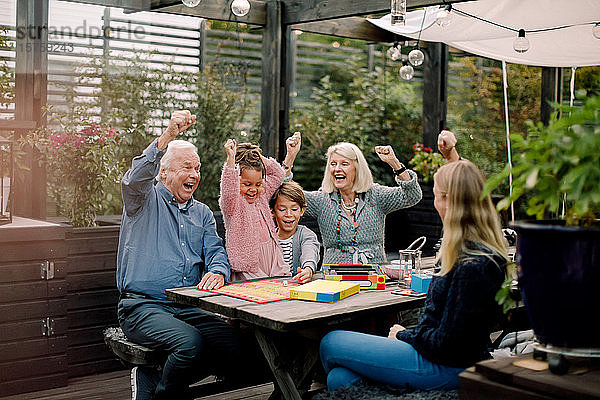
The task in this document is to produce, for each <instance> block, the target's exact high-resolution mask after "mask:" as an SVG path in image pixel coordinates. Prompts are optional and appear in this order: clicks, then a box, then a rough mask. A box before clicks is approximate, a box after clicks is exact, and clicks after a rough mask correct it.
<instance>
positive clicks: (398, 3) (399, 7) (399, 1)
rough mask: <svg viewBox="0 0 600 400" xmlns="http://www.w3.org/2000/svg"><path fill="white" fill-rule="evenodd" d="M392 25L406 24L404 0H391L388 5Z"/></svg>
mask: <svg viewBox="0 0 600 400" xmlns="http://www.w3.org/2000/svg"><path fill="white" fill-rule="evenodd" d="M390 13H391V14H392V16H391V22H392V25H395V24H398V25H405V24H406V0H392V4H391V7H390Z"/></svg>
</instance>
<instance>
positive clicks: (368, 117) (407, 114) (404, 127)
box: [290, 60, 422, 190]
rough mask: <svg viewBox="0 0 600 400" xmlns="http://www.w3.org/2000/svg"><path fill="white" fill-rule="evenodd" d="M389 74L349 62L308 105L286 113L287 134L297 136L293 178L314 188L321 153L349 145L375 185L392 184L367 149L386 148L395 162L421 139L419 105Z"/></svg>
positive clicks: (404, 84)
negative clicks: (340, 144)
mask: <svg viewBox="0 0 600 400" xmlns="http://www.w3.org/2000/svg"><path fill="white" fill-rule="evenodd" d="M393 74H394V70H393V69H392V70H390V69H388V70H384V69H382V68H379V67H376V68H375V69H374V70H372V71H369V70H367V69H366V68H361V66H360V64H359V62H358V61H356V60H353V61H352V63H351V66H350V67H347V66H346V67H343V68H339V69H334V70H332V71H331V72H330V73H329V74H328V75H326V76H324V77H323V78H322V79H321V80H320V81H319V85H318V87H315V88H314V89H313V92H312V95H311V98H312V102H311V103H309V104H306V105H305V106H304V107H297V108H296V109H294V110H293V111H292V113H291V114H290V132H294V131H300V132H301V133H302V142H303V143H302V150H301V153H300V155H299V157H298V159H297V160H296V163H295V165H294V176H295V177H294V179H297V180H298V182H299V183H300V184H301V185H302V186H304V187H305V188H307V189H311V190H314V189H317V188H318V187H319V186H320V184H321V180H322V179H323V168H324V159H323V156H324V154H325V152H326V151H327V148H328V147H329V146H331V145H332V144H335V143H337V142H341V141H344V142H352V143H354V144H356V145H357V146H358V147H360V148H361V150H362V151H363V152H364V155H365V157H366V158H367V161H368V163H369V167H370V168H371V170H372V171H373V175H374V178H375V180H376V181H377V182H379V183H382V184H387V185H395V183H394V180H393V174H391V173H390V169H389V167H388V166H387V165H385V164H384V163H382V162H381V161H380V160H379V158H378V157H377V155H376V154H375V153H374V151H373V149H374V147H375V146H377V145H384V144H385V145H387V144H389V145H392V146H393V148H394V151H395V152H396V155H397V156H398V158H399V159H400V160H406V159H407V158H408V157H410V153H411V152H410V149H411V145H412V143H414V142H415V141H416V140H418V138H419V137H420V135H421V112H422V103H421V98H420V96H419V94H418V93H417V92H416V91H415V89H414V85H411V84H410V83H407V82H403V81H401V80H399V79H395V78H393Z"/></svg>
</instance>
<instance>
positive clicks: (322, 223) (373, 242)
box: [304, 170, 422, 264]
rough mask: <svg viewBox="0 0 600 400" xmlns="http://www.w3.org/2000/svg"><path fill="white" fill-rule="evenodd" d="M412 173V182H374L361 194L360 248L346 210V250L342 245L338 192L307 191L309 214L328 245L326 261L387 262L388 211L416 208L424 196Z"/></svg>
mask: <svg viewBox="0 0 600 400" xmlns="http://www.w3.org/2000/svg"><path fill="white" fill-rule="evenodd" d="M408 172H409V173H410V175H411V177H412V179H411V180H410V181H400V182H399V185H398V186H396V187H389V186H382V185H379V184H377V183H374V184H373V186H372V187H371V188H370V189H369V190H368V191H366V192H365V193H359V194H358V199H359V201H358V208H357V210H356V220H357V222H358V228H357V236H356V242H357V246H356V248H355V247H353V246H351V242H352V238H353V236H354V227H353V226H352V221H351V220H350V217H348V215H347V214H346V213H345V212H343V211H342V212H341V216H342V219H341V221H340V242H341V244H342V248H343V249H344V251H341V250H340V249H339V248H338V239H337V234H336V228H337V226H338V221H337V218H338V213H339V212H338V210H339V200H338V195H337V191H334V192H332V193H325V192H323V191H321V190H318V191H314V192H304V194H305V196H306V201H307V203H308V207H307V209H306V214H307V215H310V216H312V217H314V218H316V219H317V222H318V223H319V230H320V231H321V238H322V240H323V246H325V254H324V256H323V264H350V263H351V264H369V263H382V262H385V261H386V257H385V244H384V237H385V216H386V214H388V213H390V212H392V211H396V210H399V209H401V208H407V207H412V206H414V205H415V204H417V203H418V202H419V201H420V200H421V197H422V193H421V187H420V186H419V183H418V182H417V174H416V173H415V172H413V171H410V170H409V171H408Z"/></svg>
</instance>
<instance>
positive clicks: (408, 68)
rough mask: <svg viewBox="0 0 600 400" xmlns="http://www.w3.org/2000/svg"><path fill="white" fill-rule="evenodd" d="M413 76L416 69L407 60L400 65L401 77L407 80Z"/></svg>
mask: <svg viewBox="0 0 600 400" xmlns="http://www.w3.org/2000/svg"><path fill="white" fill-rule="evenodd" d="M413 76H415V69H414V68H413V66H412V65H410V64H407V63H406V61H405V62H404V65H403V66H401V67H400V78H402V79H404V80H405V81H410V80H411V79H412V78H413Z"/></svg>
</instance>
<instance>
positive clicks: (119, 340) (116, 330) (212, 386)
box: [103, 327, 271, 398]
mask: <svg viewBox="0 0 600 400" xmlns="http://www.w3.org/2000/svg"><path fill="white" fill-rule="evenodd" d="M103 336H104V342H105V343H106V345H107V346H108V348H109V349H110V350H111V351H112V352H113V353H114V354H115V355H116V356H117V358H118V359H119V361H121V364H123V365H124V366H125V367H126V368H133V367H136V366H138V367H141V366H144V367H151V368H156V369H158V370H161V369H162V366H163V365H164V363H165V361H166V358H167V354H166V353H165V352H162V351H159V350H152V349H149V348H148V347H145V346H142V345H139V344H137V343H134V342H132V341H130V340H129V339H127V337H126V336H125V334H124V333H123V330H122V329H121V328H120V327H110V328H106V329H104V331H103ZM259 372H260V371H259ZM249 375H250V376H249V377H245V379H244V378H242V377H240V378H241V379H240V380H237V381H235V382H232V381H229V380H225V379H223V378H222V377H217V376H209V377H207V378H205V379H203V380H201V381H200V382H197V383H194V384H192V385H190V390H191V392H192V395H193V396H194V398H197V397H204V396H209V395H213V394H217V393H223V392H227V391H230V390H235V389H240V388H245V387H248V386H253V385H256V384H262V383H265V382H269V381H270V380H271V379H270V376H269V377H267V376H265V375H261V374H260V373H259V374H258V375H253V374H249Z"/></svg>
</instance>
